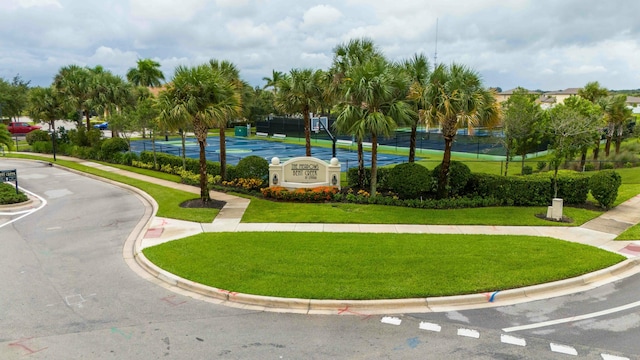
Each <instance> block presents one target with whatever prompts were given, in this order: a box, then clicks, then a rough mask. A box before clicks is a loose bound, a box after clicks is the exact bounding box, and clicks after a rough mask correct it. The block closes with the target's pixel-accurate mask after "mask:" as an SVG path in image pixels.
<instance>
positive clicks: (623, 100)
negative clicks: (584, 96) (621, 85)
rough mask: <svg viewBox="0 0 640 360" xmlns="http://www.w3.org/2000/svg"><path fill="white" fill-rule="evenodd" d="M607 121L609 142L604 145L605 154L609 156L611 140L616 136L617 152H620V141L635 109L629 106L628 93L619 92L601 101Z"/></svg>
mask: <svg viewBox="0 0 640 360" xmlns="http://www.w3.org/2000/svg"><path fill="white" fill-rule="evenodd" d="M601 104H602V107H603V109H604V113H605V120H606V122H607V134H606V138H607V142H606V144H605V147H604V153H605V156H609V152H610V150H611V142H612V141H613V140H614V136H615V146H616V154H618V153H619V152H620V143H621V142H622V135H623V133H624V129H625V126H626V123H627V122H628V121H629V120H630V119H631V114H633V110H631V109H630V108H628V107H627V95H624V94H619V95H614V96H611V97H608V98H605V100H604V101H602V102H601Z"/></svg>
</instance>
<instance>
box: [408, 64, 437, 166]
mask: <svg viewBox="0 0 640 360" xmlns="http://www.w3.org/2000/svg"><path fill="white" fill-rule="evenodd" d="M403 67H404V71H405V72H406V73H407V75H408V76H409V78H410V81H411V83H410V87H409V89H408V91H407V98H408V99H409V100H410V102H411V104H412V106H413V110H414V112H415V114H416V115H415V116H413V117H411V118H410V121H409V125H410V126H411V134H410V137H409V162H410V163H411V162H415V159H416V138H417V132H418V125H419V124H421V123H424V122H425V119H424V114H425V113H424V111H422V110H423V109H422V106H421V105H420V104H421V103H420V101H417V100H418V99H419V98H420V97H421V94H422V93H424V90H425V88H426V86H427V83H428V81H429V76H430V75H431V73H430V70H429V61H428V60H427V57H426V56H425V55H424V54H415V55H413V57H412V58H411V59H408V60H405V61H404V63H403Z"/></svg>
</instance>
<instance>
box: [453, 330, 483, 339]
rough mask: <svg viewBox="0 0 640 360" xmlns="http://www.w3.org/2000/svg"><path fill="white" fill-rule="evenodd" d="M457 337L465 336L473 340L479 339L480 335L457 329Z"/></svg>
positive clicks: (475, 332) (476, 332)
mask: <svg viewBox="0 0 640 360" xmlns="http://www.w3.org/2000/svg"><path fill="white" fill-rule="evenodd" d="M458 336H465V337H470V338H474V339H479V338H480V333H479V332H478V331H477V330H471V329H458Z"/></svg>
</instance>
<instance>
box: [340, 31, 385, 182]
mask: <svg viewBox="0 0 640 360" xmlns="http://www.w3.org/2000/svg"><path fill="white" fill-rule="evenodd" d="M374 57H380V58H383V57H384V55H383V54H382V52H381V51H380V50H379V49H378V48H377V47H376V46H375V44H374V43H373V41H372V40H371V39H368V38H361V39H352V40H350V41H348V42H346V43H342V44H339V45H338V46H336V47H335V48H334V49H333V63H332V65H331V68H330V69H329V73H330V74H331V86H330V87H329V88H328V91H329V92H331V93H332V94H331V95H330V96H331V97H333V98H335V99H342V101H345V100H348V101H351V102H352V103H354V104H355V100H354V99H343V97H344V93H345V92H346V86H347V81H348V78H347V76H346V73H347V71H349V70H350V69H352V68H354V67H355V66H358V65H361V64H363V63H364V62H366V61H368V60H370V59H372V58H374ZM356 105H357V104H356ZM336 126H337V129H338V130H339V131H341V132H343V133H349V132H348V129H344V128H342V127H341V124H340V123H336ZM350 134H351V135H353V136H354V137H355V139H356V142H357V151H358V186H359V187H360V188H363V187H364V178H365V169H364V148H363V146H362V141H363V137H364V134H363V133H359V132H358V133H350Z"/></svg>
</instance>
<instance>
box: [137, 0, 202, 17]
mask: <svg viewBox="0 0 640 360" xmlns="http://www.w3.org/2000/svg"><path fill="white" fill-rule="evenodd" d="M130 6H131V16H132V17H133V18H135V19H137V20H148V21H169V20H171V21H180V22H185V21H189V20H191V19H193V18H194V17H195V16H196V15H197V14H198V12H199V11H201V10H202V9H203V8H204V7H205V6H206V0H180V3H179V4H178V3H176V2H175V1H174V0H130Z"/></svg>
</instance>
